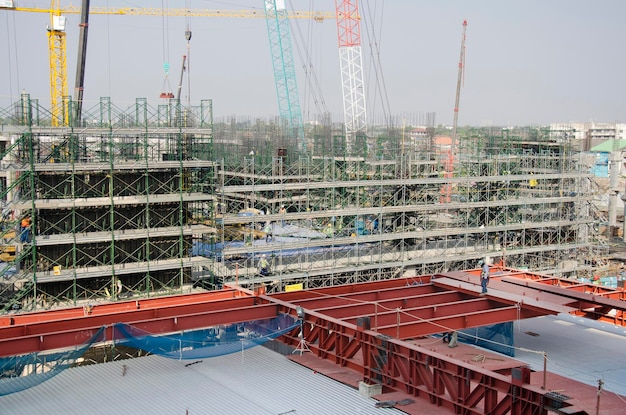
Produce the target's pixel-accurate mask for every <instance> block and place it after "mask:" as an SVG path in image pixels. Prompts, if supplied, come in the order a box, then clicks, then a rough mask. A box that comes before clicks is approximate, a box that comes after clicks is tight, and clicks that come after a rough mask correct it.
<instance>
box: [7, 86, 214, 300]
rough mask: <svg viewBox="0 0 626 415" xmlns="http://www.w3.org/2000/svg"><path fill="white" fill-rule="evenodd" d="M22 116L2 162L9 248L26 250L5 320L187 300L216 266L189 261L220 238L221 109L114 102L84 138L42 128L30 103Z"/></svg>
mask: <svg viewBox="0 0 626 415" xmlns="http://www.w3.org/2000/svg"><path fill="white" fill-rule="evenodd" d="M71 104H72V103H71V102H70V106H71ZM16 108H17V109H18V111H16V112H15V120H16V122H15V123H13V124H12V125H11V128H10V129H11V130H12V132H11V133H10V134H9V139H8V140H5V141H4V143H5V146H4V148H3V153H2V163H3V171H4V175H3V177H2V179H3V192H2V199H3V200H4V201H5V206H4V209H5V213H6V214H7V216H6V217H5V220H4V221H3V225H4V226H3V231H2V237H3V240H4V244H5V246H6V245H11V246H15V247H16V249H15V255H14V258H13V260H12V261H9V262H8V263H5V264H6V265H5V266H4V267H3V269H2V273H3V279H2V281H3V285H2V294H3V297H4V298H5V299H6V300H5V301H4V303H3V308H4V309H5V311H6V310H9V309H12V308H16V309H34V308H42V307H44V308H45V307H51V306H54V305H56V304H66V303H69V304H76V303H77V302H78V301H81V300H84V301H87V302H89V301H92V302H93V301H98V300H102V299H109V300H117V299H119V298H121V297H127V296H131V295H135V294H138V295H154V294H155V293H159V292H180V291H181V290H182V289H183V287H184V286H185V285H186V284H188V283H189V282H190V281H191V279H192V275H193V272H194V271H196V270H198V269H201V267H202V266H204V264H205V263H206V262H207V261H206V260H205V259H204V258H197V257H192V256H190V255H189V252H190V250H191V246H192V245H193V240H194V238H202V235H204V234H206V233H211V232H212V231H213V228H211V227H210V226H209V225H207V224H206V223H205V222H206V221H207V215H208V214H209V213H208V207H210V206H211V205H212V193H213V192H212V189H211V188H210V187H209V186H210V184H211V183H212V182H213V179H212V177H213V175H214V174H215V164H214V162H213V161H212V158H213V157H212V154H211V149H212V145H211V140H212V136H211V122H212V120H211V112H212V109H211V102H210V101H203V102H202V104H201V105H200V107H197V108H183V107H182V106H181V105H180V102H178V101H177V100H171V101H170V103H169V104H168V105H165V106H163V105H160V106H159V107H158V108H151V107H149V106H148V104H147V102H146V100H145V99H138V100H137V101H136V103H135V105H134V106H132V107H131V108H128V109H125V110H119V109H118V108H115V107H114V106H113V105H112V104H111V102H110V100H109V99H107V98H103V99H101V101H100V103H99V105H97V106H96V107H95V108H92V109H90V110H88V111H86V112H85V119H84V120H82V122H81V123H80V124H81V127H77V128H74V127H69V128H52V127H50V126H49V125H46V122H45V121H42V120H46V119H48V120H49V118H48V117H45V116H44V117H42V118H40V119H37V120H36V121H37V122H35V120H33V117H32V115H33V114H35V113H43V114H45V112H44V111H43V110H42V109H41V108H39V107H38V106H35V105H34V103H33V102H31V101H30V100H29V97H28V95H26V94H25V95H23V96H22V97H21V101H20V103H19V105H16ZM85 120H87V121H85ZM70 125H71V124H70ZM25 218H28V220H29V221H30V224H31V226H30V229H29V230H28V231H26V232H24V229H23V228H22V226H21V225H22V221H23V220H24V219H25Z"/></svg>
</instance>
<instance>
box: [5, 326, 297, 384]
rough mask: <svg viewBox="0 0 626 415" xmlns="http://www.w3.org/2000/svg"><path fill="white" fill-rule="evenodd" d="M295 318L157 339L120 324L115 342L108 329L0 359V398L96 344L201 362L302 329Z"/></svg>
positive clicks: (63, 366) (47, 376)
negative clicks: (72, 343) (61, 347)
mask: <svg viewBox="0 0 626 415" xmlns="http://www.w3.org/2000/svg"><path fill="white" fill-rule="evenodd" d="M299 324H300V323H299V322H298V321H296V320H295V319H294V318H293V317H292V316H290V315H287V314H284V315H280V316H278V317H275V318H272V319H266V320H256V321H249V322H245V323H238V324H230V325H225V326H215V327H211V328H207V329H203V330H194V331H189V332H182V333H175V334H168V335H162V336H155V335H152V334H150V333H146V332H145V331H142V330H140V329H138V328H136V327H133V326H130V325H127V324H122V323H117V324H114V325H113V327H112V332H113V339H105V338H104V334H105V327H102V328H101V329H100V330H99V331H98V333H97V334H96V335H95V336H93V337H92V338H91V339H90V340H89V341H88V342H87V343H85V344H83V345H81V346H78V347H76V348H73V349H72V350H68V351H63V352H53V353H47V352H38V353H30V354H27V355H20V356H9V357H3V358H0V396H3V395H8V394H11V393H15V392H19V391H22V390H24V389H28V388H31V387H33V386H36V385H38V384H40V383H42V382H45V381H46V380H48V379H50V378H52V377H53V376H56V375H58V374H59V373H60V372H61V371H62V370H64V369H67V368H69V367H71V366H72V365H74V364H75V363H76V360H77V359H78V358H79V357H81V356H82V355H83V354H84V353H85V351H86V350H87V349H89V348H90V347H91V346H92V345H93V344H94V343H100V342H103V341H106V340H114V341H115V343H116V344H118V345H124V346H129V347H133V348H135V349H140V350H144V351H146V352H148V353H151V354H157V355H160V356H164V357H169V358H175V359H202V358H208V357H214V356H221V355H225V354H229V353H234V352H238V351H241V350H245V349H249V348H251V347H254V346H258V345H260V344H263V343H265V342H267V341H270V340H273V339H275V338H277V337H279V336H281V335H283V334H285V333H287V332H289V331H291V330H293V329H295V328H297V327H298V326H299Z"/></svg>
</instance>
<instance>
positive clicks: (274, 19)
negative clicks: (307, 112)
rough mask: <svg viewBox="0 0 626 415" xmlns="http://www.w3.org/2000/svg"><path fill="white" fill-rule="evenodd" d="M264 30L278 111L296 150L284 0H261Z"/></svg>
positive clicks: (297, 121) (298, 122)
mask: <svg viewBox="0 0 626 415" xmlns="http://www.w3.org/2000/svg"><path fill="white" fill-rule="evenodd" d="M264 2H265V15H266V17H267V18H266V22H267V31H268V34H269V39H270V50H271V53H272V65H273V67H274V80H275V82H276V95H277V97H278V111H279V113H280V117H281V119H282V120H285V121H287V125H288V126H289V131H290V134H289V136H290V138H292V139H293V140H295V143H296V147H297V148H298V149H299V150H303V149H304V125H303V122H302V110H301V109H300V97H299V95H298V84H297V82H296V69H295V66H294V61H293V52H292V49H291V32H290V29H289V20H288V14H287V9H286V8H285V1H284V0H264Z"/></svg>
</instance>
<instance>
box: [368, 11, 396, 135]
mask: <svg viewBox="0 0 626 415" xmlns="http://www.w3.org/2000/svg"><path fill="white" fill-rule="evenodd" d="M374 3H375V4H374V11H373V12H372V8H371V7H370V5H369V2H365V4H364V6H365V7H364V10H365V13H364V17H365V21H366V22H369V23H370V25H367V24H366V25H365V27H366V31H365V33H366V35H367V39H368V43H369V44H370V48H369V49H370V58H371V61H370V64H371V67H372V72H373V74H374V78H375V83H374V97H373V98H372V102H371V103H372V104H373V105H371V106H370V105H369V103H368V107H369V108H371V109H372V114H373V113H374V108H375V104H376V98H377V97H378V98H379V99H380V103H381V105H382V111H383V117H384V118H385V120H384V123H385V124H386V125H389V124H390V121H391V120H390V116H391V105H390V103H389V95H388V94H387V86H386V84H385V77H384V75H383V68H382V62H381V59H380V42H379V40H378V39H379V38H380V37H382V36H381V33H382V23H383V15H384V9H385V1H384V0H383V1H382V4H381V6H380V8H381V10H380V12H378V11H377V8H378V6H377V5H376V2H374ZM376 16H380V22H379V24H380V28H379V29H378V30H379V33H378V34H377V33H376V29H375V27H374V26H375V25H374V23H376ZM368 26H371V33H370V30H367V27H368ZM368 84H369V82H368Z"/></svg>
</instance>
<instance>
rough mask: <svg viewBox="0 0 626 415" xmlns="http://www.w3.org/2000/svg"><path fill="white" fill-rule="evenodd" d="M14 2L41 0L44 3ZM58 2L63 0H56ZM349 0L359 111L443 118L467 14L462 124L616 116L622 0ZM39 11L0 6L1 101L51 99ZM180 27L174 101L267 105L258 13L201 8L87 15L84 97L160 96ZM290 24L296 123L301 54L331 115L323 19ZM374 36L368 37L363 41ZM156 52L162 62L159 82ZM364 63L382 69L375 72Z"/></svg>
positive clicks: (197, 2) (447, 119) (243, 111)
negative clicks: (358, 45) (183, 12)
mask: <svg viewBox="0 0 626 415" xmlns="http://www.w3.org/2000/svg"><path fill="white" fill-rule="evenodd" d="M16 2H17V3H18V4H19V5H20V6H33V5H35V6H38V7H41V8H46V7H49V5H50V1H49V0H23V1H21V2H20V1H18V0H16ZM80 3H81V1H80V0H72V2H71V4H74V5H80ZM69 4H70V2H69V1H64V0H61V5H62V6H66V5H69ZM263 4H264V2H263V0H238V1H232V2H231V1H208V0H185V1H182V0H169V1H165V0H162V1H156V0H153V1H144V0H134V1H129V0H91V5H92V6H93V7H95V6H108V7H161V6H162V5H165V6H167V7H169V8H184V7H191V8H195V9H216V10H218V9H227V8H235V9H257V10H259V11H260V12H261V13H262V9H263ZM359 4H360V12H361V15H362V16H363V23H362V27H361V32H362V44H363V57H364V67H365V70H366V85H367V105H368V109H369V110H370V111H368V112H369V113H370V115H372V114H378V115H380V114H382V113H383V110H385V109H387V108H388V111H389V112H390V113H391V114H393V115H398V116H401V117H403V116H406V117H407V118H410V117H411V114H423V113H429V112H434V113H436V120H437V123H448V124H450V123H452V118H453V108H454V100H455V91H456V83H457V68H458V62H459V54H460V46H461V34H462V23H463V20H464V19H467V21H468V28H467V40H466V62H465V67H466V72H465V76H464V84H463V88H462V90H461V105H460V112H459V124H460V125H542V124H547V123H550V122H585V121H597V122H626V116H625V114H624V112H625V111H626V81H625V79H624V78H625V77H626V75H625V71H624V70H625V68H626V53H625V52H624V49H623V43H624V41H625V40H626V24H624V19H625V17H626V1H625V0H601V1H592V0H584V1H583V0H524V1H513V0H510V1H506V0H386V1H382V0H361V2H360V3H359ZM287 5H288V7H290V8H292V9H295V10H324V11H333V10H334V7H335V3H334V1H332V0H290V1H289V0H288V1H287ZM79 21H80V16H79V15H68V26H67V61H68V62H67V68H68V86H69V93H70V95H73V94H74V84H75V75H76V57H77V49H78V23H79ZM48 22H49V16H48V15H47V14H44V13H27V12H12V11H4V10H2V11H0V38H1V39H3V40H2V42H0V79H1V81H0V82H1V87H0V107H1V108H6V107H8V106H9V104H10V103H11V102H14V101H16V100H17V98H18V96H19V93H20V91H21V90H26V91H28V92H29V93H30V94H31V97H33V98H38V99H39V100H40V102H41V103H42V104H44V105H47V103H48V102H49V95H50V90H49V58H48V44H47V36H46V26H47V25H48ZM188 24H189V27H190V29H191V31H192V33H193V37H192V39H191V42H190V56H189V60H190V62H189V63H190V66H189V72H188V73H187V74H185V80H184V82H183V84H184V87H183V94H182V100H183V102H186V101H187V99H190V101H191V104H192V105H197V104H199V101H200V99H212V100H213V108H214V113H215V116H216V117H217V119H220V118H221V117H225V116H229V115H238V116H241V117H245V116H252V117H257V116H258V117H264V118H265V117H270V116H273V115H275V114H277V113H278V104H277V99H276V89H275V84H274V77H273V70H272V63H271V55H270V49H269V41H268V35H267V28H266V23H265V21H264V19H227V18H209V17H190V18H184V17H181V18H177V17H169V18H163V17H162V16H103V15H92V16H90V25H89V42H88V51H87V68H86V79H85V95H84V100H85V104H84V108H86V109H89V108H91V107H93V106H95V105H96V104H97V103H98V101H99V98H100V97H102V96H107V97H111V101H112V102H113V103H114V104H115V105H116V106H118V107H121V108H126V107H127V106H129V105H132V103H133V102H134V100H135V98H147V99H148V102H149V103H150V104H151V105H153V106H156V105H158V104H159V103H162V100H159V98H158V96H159V94H160V92H162V90H164V89H166V90H172V91H174V92H175V90H176V88H177V85H178V80H179V77H180V66H181V61H182V55H183V54H186V53H187V42H186V40H185V37H184V32H185V29H186V25H188ZM292 35H293V38H294V40H293V42H294V43H293V50H294V58H295V61H296V67H297V69H298V73H297V76H298V85H299V93H300V101H301V105H302V108H303V110H304V111H305V120H308V119H311V118H313V115H312V114H314V113H316V112H317V109H316V107H315V105H314V104H313V98H312V95H311V94H310V90H311V89H310V87H309V86H308V84H307V83H306V82H305V76H304V72H303V70H302V67H303V65H308V66H310V67H311V68H313V69H314V74H315V77H316V79H317V81H318V84H319V87H320V89H321V92H322V96H323V100H324V102H325V103H326V106H327V108H328V110H329V111H331V113H332V114H333V119H334V120H336V121H340V120H341V116H342V115H341V114H342V100H341V82H340V81H341V76H340V67H339V54H338V47H337V29H336V25H335V21H334V20H327V21H325V22H323V23H314V22H310V21H307V20H297V21H295V22H294V23H293V25H292ZM374 43H375V44H376V48H371V46H370V45H372V44H374ZM373 49H375V50H376V51H375V52H372V50H373ZM298 51H301V53H298ZM303 55H308V59H307V60H304V59H303ZM371 56H375V57H376V58H375V59H372V58H371ZM164 62H169V64H170V74H169V77H168V78H167V80H168V82H166V77H165V73H164V69H163V64H164ZM375 62H378V64H375ZM375 67H378V68H380V70H379V71H378V72H374V68H375ZM187 76H189V78H188V79H187ZM376 79H378V82H375V80H376ZM188 82H189V83H190V85H191V94H189V92H188V89H187V85H188ZM381 91H383V92H381ZM381 97H385V99H381Z"/></svg>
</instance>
